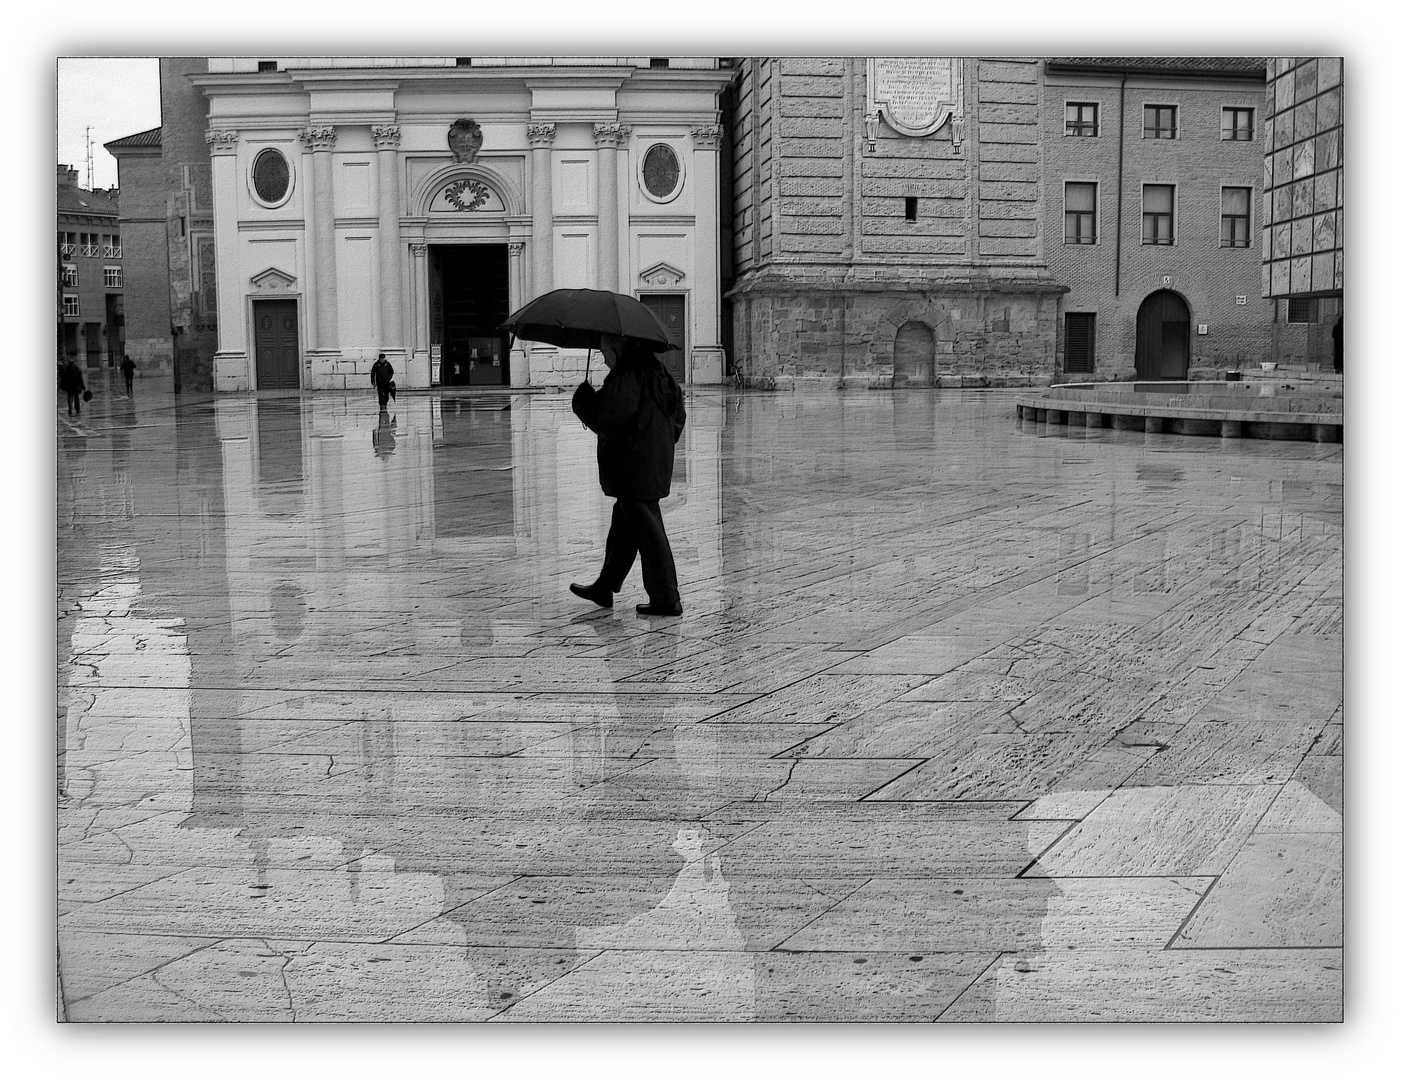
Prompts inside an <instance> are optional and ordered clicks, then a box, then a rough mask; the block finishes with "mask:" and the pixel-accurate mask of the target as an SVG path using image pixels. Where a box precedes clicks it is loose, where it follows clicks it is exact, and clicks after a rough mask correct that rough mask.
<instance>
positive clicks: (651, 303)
mask: <svg viewBox="0 0 1401 1080" xmlns="http://www.w3.org/2000/svg"><path fill="white" fill-rule="evenodd" d="M641 300H642V302H643V303H644V304H645V305H647V307H648V308H650V309H651V311H652V314H653V315H655V316H656V317H657V321H658V322H660V323H661V324H662V325H663V326H665V327H666V331H667V333H668V334H670V335H671V340H672V341H674V342H676V343H677V344H678V345H679V346H681V347H680V348H679V349H671V350H670V351H668V352H664V353H658V354H657V359H658V360H660V361H661V362H662V363H663V364H665V365H666V369H667V370H668V371H669V372H671V376H672V378H674V379H675V380H676V381H677V382H679V383H684V382H685V381H686V297H685V296H684V295H683V294H681V293H654V294H652V295H650V296H644V297H642V298H641Z"/></svg>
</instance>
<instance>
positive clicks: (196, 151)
mask: <svg viewBox="0 0 1401 1080" xmlns="http://www.w3.org/2000/svg"><path fill="white" fill-rule="evenodd" d="M204 67H205V61H204V60H202V59H198V58H191V57H162V58H161V61H160V87H161V126H160V127H158V128H153V129H151V130H150V131H142V132H138V133H137V134H135V135H128V136H126V137H125V138H122V139H116V140H114V141H112V142H109V143H106V144H105V146H106V148H107V149H108V151H110V152H111V154H112V156H113V157H115V158H116V159H117V170H118V175H119V176H120V178H121V182H122V183H123V184H124V185H127V186H129V187H130V189H131V190H130V194H129V197H127V198H126V199H124V200H123V203H122V232H123V234H124V236H125V237H126V240H127V246H128V248H129V252H130V258H129V259H128V268H129V278H130V281H129V285H128V313H127V315H128V318H127V341H128V346H129V347H128V352H129V353H130V355H131V358H132V360H133V361H135V363H136V365H137V367H139V368H141V369H142V370H143V371H159V372H172V371H173V372H174V373H175V377H176V387H177V388H180V389H188V390H209V389H211V388H212V386H213V375H212V366H213V357H214V350H215V348H216V346H217V337H216V335H215V288H214V281H215V270H214V222H213V212H212V204H211V191H210V171H209V149H208V147H207V146H206V145H205V143H204V130H205V128H206V127H207V122H206V116H207V114H208V105H207V104H206V102H205V100H204V96H203V95H202V94H201V93H200V92H199V91H198V90H196V89H195V87H193V86H192V85H191V84H190V81H189V78H188V76H189V75H190V74H192V73H194V72H198V71H203V70H204Z"/></svg>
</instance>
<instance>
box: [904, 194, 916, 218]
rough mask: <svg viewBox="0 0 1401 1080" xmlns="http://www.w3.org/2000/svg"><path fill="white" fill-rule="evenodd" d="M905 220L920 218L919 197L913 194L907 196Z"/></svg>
mask: <svg viewBox="0 0 1401 1080" xmlns="http://www.w3.org/2000/svg"><path fill="white" fill-rule="evenodd" d="M905 220H906V221H917V220H919V199H917V198H915V197H914V196H913V195H907V196H905Z"/></svg>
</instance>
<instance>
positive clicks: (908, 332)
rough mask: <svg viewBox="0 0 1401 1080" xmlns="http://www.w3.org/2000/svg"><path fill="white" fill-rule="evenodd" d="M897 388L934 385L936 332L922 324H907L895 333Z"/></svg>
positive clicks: (895, 375) (895, 377)
mask: <svg viewBox="0 0 1401 1080" xmlns="http://www.w3.org/2000/svg"><path fill="white" fill-rule="evenodd" d="M892 381H893V383H894V385H896V386H933V385H934V331H933V330H931V329H930V328H929V327H928V326H927V325H925V324H924V323H922V322H907V323H905V324H904V325H903V326H901V327H900V329H899V330H897V331H895V367H894V378H893V380H892Z"/></svg>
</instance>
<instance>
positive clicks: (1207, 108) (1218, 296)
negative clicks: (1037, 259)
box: [1040, 57, 1270, 379]
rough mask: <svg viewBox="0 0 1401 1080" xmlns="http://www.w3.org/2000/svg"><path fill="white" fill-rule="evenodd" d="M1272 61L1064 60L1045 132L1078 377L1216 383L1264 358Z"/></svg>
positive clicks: (1048, 77)
mask: <svg viewBox="0 0 1401 1080" xmlns="http://www.w3.org/2000/svg"><path fill="white" fill-rule="evenodd" d="M1263 90H1264V62H1263V61H1261V60H1257V59H1251V58H1232V57H1221V58H1202V59H1196V58H1190V57H1161V58H1145V57H1096V58H1090V59H1083V58H1054V59H1051V60H1047V61H1046V64H1045V79H1044V84H1043V87H1042V91H1041V94H1042V109H1041V128H1040V141H1041V151H1042V160H1043V169H1044V172H1043V176H1044V188H1045V192H1044V197H1045V202H1044V217H1043V221H1044V232H1045V237H1046V251H1047V262H1048V263H1049V264H1050V267H1051V270H1052V272H1053V273H1054V274H1055V276H1056V279H1057V280H1058V281H1060V282H1062V283H1063V284H1065V285H1067V286H1069V287H1070V291H1069V292H1068V293H1067V294H1066V295H1065V297H1064V298H1063V300H1062V304H1061V309H1062V316H1061V325H1060V334H1059V342H1058V345H1057V350H1058V357H1057V367H1058V368H1059V369H1060V370H1061V371H1063V372H1065V373H1066V374H1067V375H1068V376H1069V377H1071V378H1075V377H1077V376H1084V375H1091V374H1093V375H1094V376H1095V377H1097V378H1112V379H1132V378H1134V377H1138V378H1142V379H1158V378H1187V377H1189V376H1193V377H1200V376H1204V375H1206V376H1212V375H1216V376H1219V373H1220V372H1223V371H1225V370H1228V369H1234V370H1240V369H1241V368H1242V367H1243V366H1246V365H1249V366H1251V367H1253V366H1254V365H1255V364H1256V363H1258V362H1259V361H1261V360H1269V359H1270V305H1269V304H1268V303H1266V302H1264V301H1262V300H1261V299H1260V297H1259V296H1258V295H1257V292H1258V290H1257V289H1256V288H1255V278H1256V274H1257V273H1258V272H1259V271H1258V267H1259V262H1260V250H1259V249H1260V219H1261V213H1260V205H1261V199H1260V184H1259V178H1260V171H1261V161H1262V159H1263V152H1264V151H1263V147H1264V145H1265V144H1264V142H1263V139H1262V132H1261V128H1260V122H1261V120H1262V118H1263V116H1264V108H1263V107H1264V95H1263Z"/></svg>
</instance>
